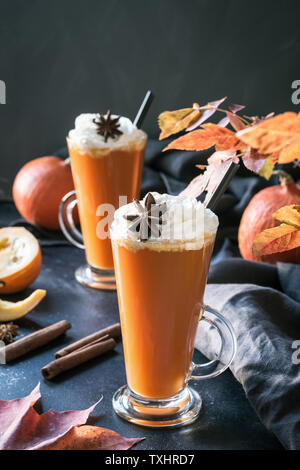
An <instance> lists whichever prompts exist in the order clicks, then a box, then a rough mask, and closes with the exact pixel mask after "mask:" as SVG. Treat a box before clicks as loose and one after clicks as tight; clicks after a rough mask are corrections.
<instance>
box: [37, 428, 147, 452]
mask: <svg viewBox="0 0 300 470" xmlns="http://www.w3.org/2000/svg"><path fill="white" fill-rule="evenodd" d="M143 439H144V438H126V437H122V436H120V434H118V433H116V432H115V431H111V430H110V429H106V428H99V427H97V426H75V427H74V428H72V429H71V430H70V431H69V432H68V433H67V434H66V435H65V436H63V437H62V438H61V439H59V440H58V441H57V442H55V443H54V444H52V445H50V446H47V447H44V448H43V449H42V450H127V449H130V447H132V446H133V445H134V444H136V443H138V442H140V441H142V440H143Z"/></svg>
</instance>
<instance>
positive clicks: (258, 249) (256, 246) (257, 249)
mask: <svg viewBox="0 0 300 470" xmlns="http://www.w3.org/2000/svg"><path fill="white" fill-rule="evenodd" d="M299 246H300V230H298V229H297V228H296V227H292V226H291V225H287V224H281V225H279V226H278V227H273V228H269V229H266V230H264V231H263V232H261V233H259V234H258V235H256V237H255V239H254V242H253V246H252V252H253V256H254V257H258V256H264V255H271V254H272V253H282V252H283V251H288V250H292V249H294V248H297V247H299Z"/></svg>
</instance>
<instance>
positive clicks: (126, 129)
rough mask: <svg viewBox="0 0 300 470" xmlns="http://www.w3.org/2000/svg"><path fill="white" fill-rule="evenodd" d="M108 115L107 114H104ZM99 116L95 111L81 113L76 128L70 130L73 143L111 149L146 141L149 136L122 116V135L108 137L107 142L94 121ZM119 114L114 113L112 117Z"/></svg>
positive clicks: (76, 121) (88, 147)
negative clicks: (98, 131)
mask: <svg viewBox="0 0 300 470" xmlns="http://www.w3.org/2000/svg"><path fill="white" fill-rule="evenodd" d="M104 116H105V117H106V115H104ZM96 117H97V114H95V113H86V114H80V115H79V116H77V118H76V119H75V128H74V129H72V130H70V132H69V139H70V142H71V143H72V144H75V145H77V146H78V147H80V148H84V149H90V148H103V149H111V148H118V147H127V146H129V145H130V144H132V143H135V142H138V141H144V140H145V139H146V138H147V136H146V134H145V132H143V131H142V130H140V129H138V128H137V127H136V126H135V125H134V124H133V123H132V122H131V121H130V119H128V118H126V117H123V116H121V117H120V119H119V124H120V126H119V128H118V129H119V130H120V131H121V132H122V134H121V135H120V136H116V137H115V138H114V139H113V138H108V139H107V142H105V140H104V137H103V136H102V135H100V134H98V133H97V130H98V126H97V124H95V123H94V122H93V120H94V119H95V118H96ZM117 117H118V116H116V115H112V119H114V118H117Z"/></svg>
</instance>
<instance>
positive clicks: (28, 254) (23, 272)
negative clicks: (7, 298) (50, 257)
mask: <svg viewBox="0 0 300 470" xmlns="http://www.w3.org/2000/svg"><path fill="white" fill-rule="evenodd" d="M41 266H42V253H41V248H40V245H39V242H38V240H37V239H36V238H35V237H34V236H33V235H32V233H30V232H29V231H28V230H26V229H25V228H23V227H5V228H1V229H0V295H1V294H11V293H13V292H19V291H21V290H22V289H25V287H27V286H29V284H31V283H32V282H33V281H34V280H35V279H36V277H37V276H38V275H39V273H40V270H41Z"/></svg>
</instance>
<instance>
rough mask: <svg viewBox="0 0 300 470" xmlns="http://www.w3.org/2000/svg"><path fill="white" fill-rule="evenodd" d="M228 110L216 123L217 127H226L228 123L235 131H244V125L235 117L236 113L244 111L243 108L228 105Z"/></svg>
mask: <svg viewBox="0 0 300 470" xmlns="http://www.w3.org/2000/svg"><path fill="white" fill-rule="evenodd" d="M228 108H229V111H227V112H226V116H225V117H224V118H223V119H221V121H219V122H218V126H221V127H226V126H227V125H228V124H229V123H230V124H231V125H232V127H233V129H235V130H236V131H240V130H242V129H244V128H245V127H246V124H245V123H244V122H243V120H242V119H241V118H240V117H239V116H236V113H237V112H238V111H241V110H242V109H244V108H245V106H242V105H240V104H230V105H229V106H228Z"/></svg>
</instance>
